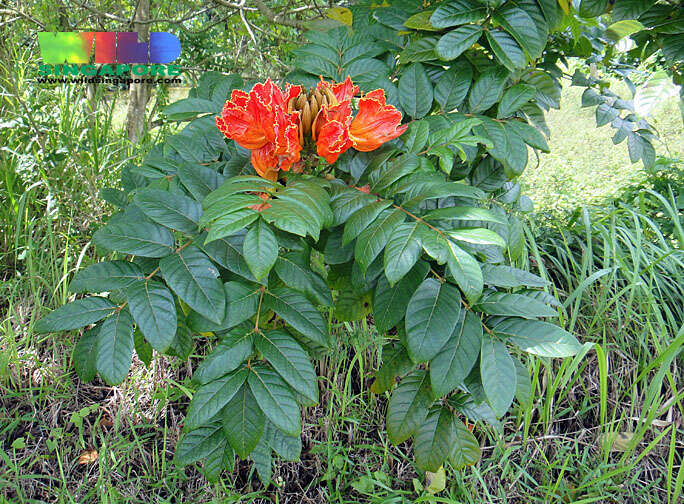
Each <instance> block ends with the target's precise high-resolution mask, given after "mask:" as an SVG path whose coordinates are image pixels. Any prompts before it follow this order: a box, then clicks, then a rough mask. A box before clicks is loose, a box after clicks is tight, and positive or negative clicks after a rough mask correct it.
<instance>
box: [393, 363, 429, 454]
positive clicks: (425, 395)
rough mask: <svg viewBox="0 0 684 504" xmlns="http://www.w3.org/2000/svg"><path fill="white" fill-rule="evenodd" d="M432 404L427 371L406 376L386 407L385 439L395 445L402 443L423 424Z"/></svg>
mask: <svg viewBox="0 0 684 504" xmlns="http://www.w3.org/2000/svg"><path fill="white" fill-rule="evenodd" d="M430 404H432V391H431V390H430V380H429V378H428V374H427V371H424V370H416V371H414V372H413V373H411V374H409V375H408V376H406V377H405V378H404V379H403V380H401V383H400V384H399V386H397V388H396V389H395V390H394V392H392V396H391V397H390V400H389V404H388V406H387V420H386V425H387V437H388V438H389V439H390V441H391V442H392V443H394V444H395V445H397V444H399V443H403V442H404V441H406V440H407V439H408V438H409V437H411V435H413V434H414V433H415V432H416V431H417V430H418V428H419V427H420V426H421V425H422V424H423V422H424V420H425V417H426V416H427V414H428V408H429V407H430Z"/></svg>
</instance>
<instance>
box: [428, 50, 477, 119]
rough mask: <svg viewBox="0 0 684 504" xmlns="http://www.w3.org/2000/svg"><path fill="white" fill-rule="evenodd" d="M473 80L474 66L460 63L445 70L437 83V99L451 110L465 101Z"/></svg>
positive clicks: (442, 105)
mask: <svg viewBox="0 0 684 504" xmlns="http://www.w3.org/2000/svg"><path fill="white" fill-rule="evenodd" d="M472 81H473V67H472V66H471V65H470V64H467V63H461V62H460V61H459V63H458V64H457V65H455V66H452V67H451V68H449V70H447V71H446V72H444V73H443V74H442V75H441V76H440V77H439V79H438V80H437V84H436V85H435V100H437V103H439V105H440V106H441V107H442V110H444V111H445V112H449V111H451V110H454V109H455V108H456V107H458V106H459V105H461V103H463V100H465V97H466V95H467V94H468V90H469V89H470V84H471V82H472Z"/></svg>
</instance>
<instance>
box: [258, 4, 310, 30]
mask: <svg viewBox="0 0 684 504" xmlns="http://www.w3.org/2000/svg"><path fill="white" fill-rule="evenodd" d="M254 5H256V7H257V9H259V12H261V14H263V16H264V17H265V18H266V19H268V20H269V21H270V22H271V23H274V24H279V25H283V26H290V27H292V28H298V29H300V30H303V29H305V28H306V27H305V26H304V23H302V22H301V21H299V20H297V19H285V18H282V17H280V16H277V15H276V14H275V12H273V11H272V10H271V8H270V7H269V6H268V5H266V4H265V3H264V2H263V1H262V0H254Z"/></svg>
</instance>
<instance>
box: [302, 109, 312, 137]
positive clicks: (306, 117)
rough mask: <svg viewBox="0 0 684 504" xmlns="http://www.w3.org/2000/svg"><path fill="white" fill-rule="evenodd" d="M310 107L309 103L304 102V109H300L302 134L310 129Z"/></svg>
mask: <svg viewBox="0 0 684 504" xmlns="http://www.w3.org/2000/svg"><path fill="white" fill-rule="evenodd" d="M312 119H313V118H312V117H311V107H309V102H304V108H303V109H302V129H303V130H304V133H308V132H309V130H310V129H311V120H312Z"/></svg>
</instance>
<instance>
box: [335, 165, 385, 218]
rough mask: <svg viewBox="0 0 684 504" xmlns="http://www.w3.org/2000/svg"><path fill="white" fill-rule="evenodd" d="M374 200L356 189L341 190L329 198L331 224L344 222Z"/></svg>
mask: <svg viewBox="0 0 684 504" xmlns="http://www.w3.org/2000/svg"><path fill="white" fill-rule="evenodd" d="M389 154H392V152H389ZM383 157H384V156H383ZM384 161H386V159H384V160H382V161H381V163H380V164H382V163H384ZM375 200H376V198H375V196H371V195H370V194H367V193H365V192H363V191H359V190H357V189H351V188H350V189H345V190H341V191H340V192H338V193H337V194H335V195H334V196H333V197H332V198H331V199H330V206H331V208H332V211H333V216H334V219H333V226H339V225H340V224H344V223H345V222H347V219H349V217H351V216H352V214H354V213H355V212H356V211H358V210H359V209H361V208H363V207H364V206H366V205H370V204H371V203H372V202H374V201H375Z"/></svg>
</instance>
